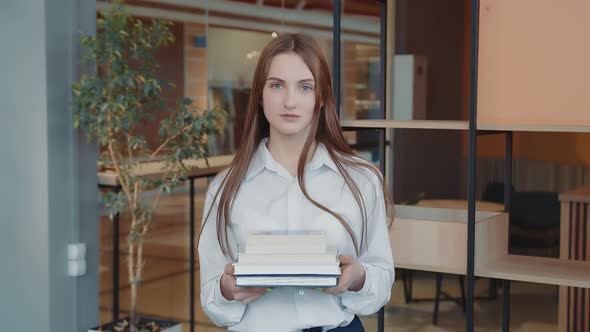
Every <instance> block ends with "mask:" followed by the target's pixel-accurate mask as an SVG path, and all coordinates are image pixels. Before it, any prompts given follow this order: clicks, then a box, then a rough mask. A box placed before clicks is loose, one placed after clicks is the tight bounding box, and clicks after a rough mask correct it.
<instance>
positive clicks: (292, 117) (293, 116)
mask: <svg viewBox="0 0 590 332" xmlns="http://www.w3.org/2000/svg"><path fill="white" fill-rule="evenodd" d="M281 117H282V118H283V119H287V120H296V119H298V118H300V116H299V115H297V114H293V113H285V114H281Z"/></svg>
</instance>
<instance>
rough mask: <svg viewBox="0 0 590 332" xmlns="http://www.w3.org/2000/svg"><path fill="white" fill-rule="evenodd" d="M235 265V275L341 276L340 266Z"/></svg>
mask: <svg viewBox="0 0 590 332" xmlns="http://www.w3.org/2000/svg"><path fill="white" fill-rule="evenodd" d="M233 265H234V275H340V265H339V264H291V265H274V264H266V265H264V264H263V265H245V264H239V263H234V264H233Z"/></svg>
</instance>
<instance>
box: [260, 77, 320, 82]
mask: <svg viewBox="0 0 590 332" xmlns="http://www.w3.org/2000/svg"><path fill="white" fill-rule="evenodd" d="M266 80H267V81H270V80H275V81H279V82H282V83H285V80H283V79H280V78H278V77H269V78H267V79H266ZM306 82H310V83H314V80H313V78H306V79H304V80H299V81H297V83H306Z"/></svg>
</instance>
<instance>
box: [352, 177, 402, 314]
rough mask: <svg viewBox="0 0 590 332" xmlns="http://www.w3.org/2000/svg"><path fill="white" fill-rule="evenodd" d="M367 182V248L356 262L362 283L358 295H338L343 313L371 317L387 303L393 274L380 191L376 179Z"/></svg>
mask: <svg viewBox="0 0 590 332" xmlns="http://www.w3.org/2000/svg"><path fill="white" fill-rule="evenodd" d="M370 179H371V181H370V184H371V185H370V186H368V189H367V190H369V192H367V191H365V194H364V198H365V199H369V202H367V203H370V204H367V207H368V208H369V213H368V216H367V248H366V250H364V251H361V255H360V257H359V258H358V260H357V261H358V262H359V263H361V265H363V267H364V268H365V272H366V276H365V284H364V286H363V288H362V289H361V290H360V291H358V292H350V291H348V292H346V293H344V294H342V304H343V305H344V306H345V307H346V308H347V311H349V312H351V313H354V314H359V315H369V314H373V313H375V312H377V311H378V310H379V309H380V308H381V307H382V306H384V305H385V304H386V303H387V302H388V301H389V298H390V296H391V287H392V285H393V281H394V275H395V273H394V268H393V255H392V253H391V245H390V242H389V230H388V228H387V216H386V210H385V203H384V201H383V191H382V190H381V185H380V182H379V180H378V178H377V177H376V176H371V177H370Z"/></svg>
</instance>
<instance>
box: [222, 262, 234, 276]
mask: <svg viewBox="0 0 590 332" xmlns="http://www.w3.org/2000/svg"><path fill="white" fill-rule="evenodd" d="M223 273H225V274H230V275H233V274H234V265H233V264H232V263H229V264H227V265H225V267H224V268H223Z"/></svg>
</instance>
